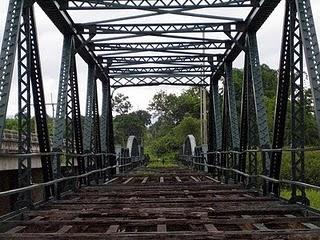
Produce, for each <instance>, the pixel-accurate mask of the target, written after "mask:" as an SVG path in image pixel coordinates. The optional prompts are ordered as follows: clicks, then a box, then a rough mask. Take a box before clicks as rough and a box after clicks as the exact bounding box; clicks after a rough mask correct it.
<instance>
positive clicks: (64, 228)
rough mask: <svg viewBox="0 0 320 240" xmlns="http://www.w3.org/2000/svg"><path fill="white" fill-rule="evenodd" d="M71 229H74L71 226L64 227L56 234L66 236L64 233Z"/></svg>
mask: <svg viewBox="0 0 320 240" xmlns="http://www.w3.org/2000/svg"><path fill="white" fill-rule="evenodd" d="M71 228H72V226H70V225H64V226H62V228H60V229H59V230H58V231H57V232H56V233H57V234H64V233H66V232H68V231H69V230H70V229H71Z"/></svg>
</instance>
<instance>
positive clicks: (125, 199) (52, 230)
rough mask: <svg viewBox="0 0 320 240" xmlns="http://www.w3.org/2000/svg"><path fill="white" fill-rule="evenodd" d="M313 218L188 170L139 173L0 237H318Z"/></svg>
mask: <svg viewBox="0 0 320 240" xmlns="http://www.w3.org/2000/svg"><path fill="white" fill-rule="evenodd" d="M318 226H320V216H319V215H316V214H314V213H311V212H307V211H306V210H304V209H302V208H301V207H299V206H297V205H289V204H286V203H283V202H280V201H278V200H275V199H272V198H269V197H264V196H261V195H259V194H258V193H256V192H255V191H253V190H247V189H244V188H242V187H241V186H240V185H232V184H228V185H223V184H220V183H218V182H216V181H215V180H214V179H212V178H211V177H209V176H207V175H205V174H204V173H198V172H193V171H190V170H187V169H179V168H176V169H166V170H150V169H140V170H138V171H136V172H134V173H131V174H130V175H127V176H118V177H117V178H115V179H113V181H111V182H109V183H107V184H104V185H99V186H91V187H86V188H83V189H81V190H80V191H79V192H77V193H70V194H68V195H66V196H65V197H64V198H63V199H62V200H59V201H54V202H50V203H47V204H46V205H44V206H42V207H40V208H39V209H36V210H34V211H28V212H26V213H24V214H23V215H22V216H19V217H18V218H15V219H11V220H10V221H6V222H2V223H1V228H0V232H1V233H0V239H137V240H138V239H320V227H318Z"/></svg>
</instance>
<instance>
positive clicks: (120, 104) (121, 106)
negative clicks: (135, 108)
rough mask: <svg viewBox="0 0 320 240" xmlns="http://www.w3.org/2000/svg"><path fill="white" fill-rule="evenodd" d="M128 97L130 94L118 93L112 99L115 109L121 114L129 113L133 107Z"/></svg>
mask: <svg viewBox="0 0 320 240" xmlns="http://www.w3.org/2000/svg"><path fill="white" fill-rule="evenodd" d="M128 99H129V97H128V96H125V95H124V94H122V93H118V94H117V95H116V96H114V98H113V101H112V107H113V110H114V111H115V112H116V113H118V114H120V115H122V114H127V113H128V112H129V111H130V110H131V109H132V104H131V102H130V101H129V100H128Z"/></svg>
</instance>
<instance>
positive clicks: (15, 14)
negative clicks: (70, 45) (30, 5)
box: [0, 0, 24, 142]
mask: <svg viewBox="0 0 320 240" xmlns="http://www.w3.org/2000/svg"><path fill="white" fill-rule="evenodd" d="M23 4H24V0H10V2H9V8H8V13H7V19H6V22H5V29H4V35H3V40H2V46H1V52H0V69H1V71H0V142H1V141H2V134H3V130H4V127H5V126H4V125H5V120H6V115H7V108H8V100H9V93H10V87H11V81H12V75H13V67H14V60H15V56H16V49H17V43H18V34H19V29H20V19H21V15H22V9H23Z"/></svg>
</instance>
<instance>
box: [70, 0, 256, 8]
mask: <svg viewBox="0 0 320 240" xmlns="http://www.w3.org/2000/svg"><path fill="white" fill-rule="evenodd" d="M253 5H257V1H255V0H195V1H192V0H177V1H164V0H161V1H152V0H129V1H121V0H98V1H97V0H67V1H66V4H65V6H64V7H65V8H66V9H157V8H189V9H197V8H204V7H215V8H216V7H251V6H253Z"/></svg>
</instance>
